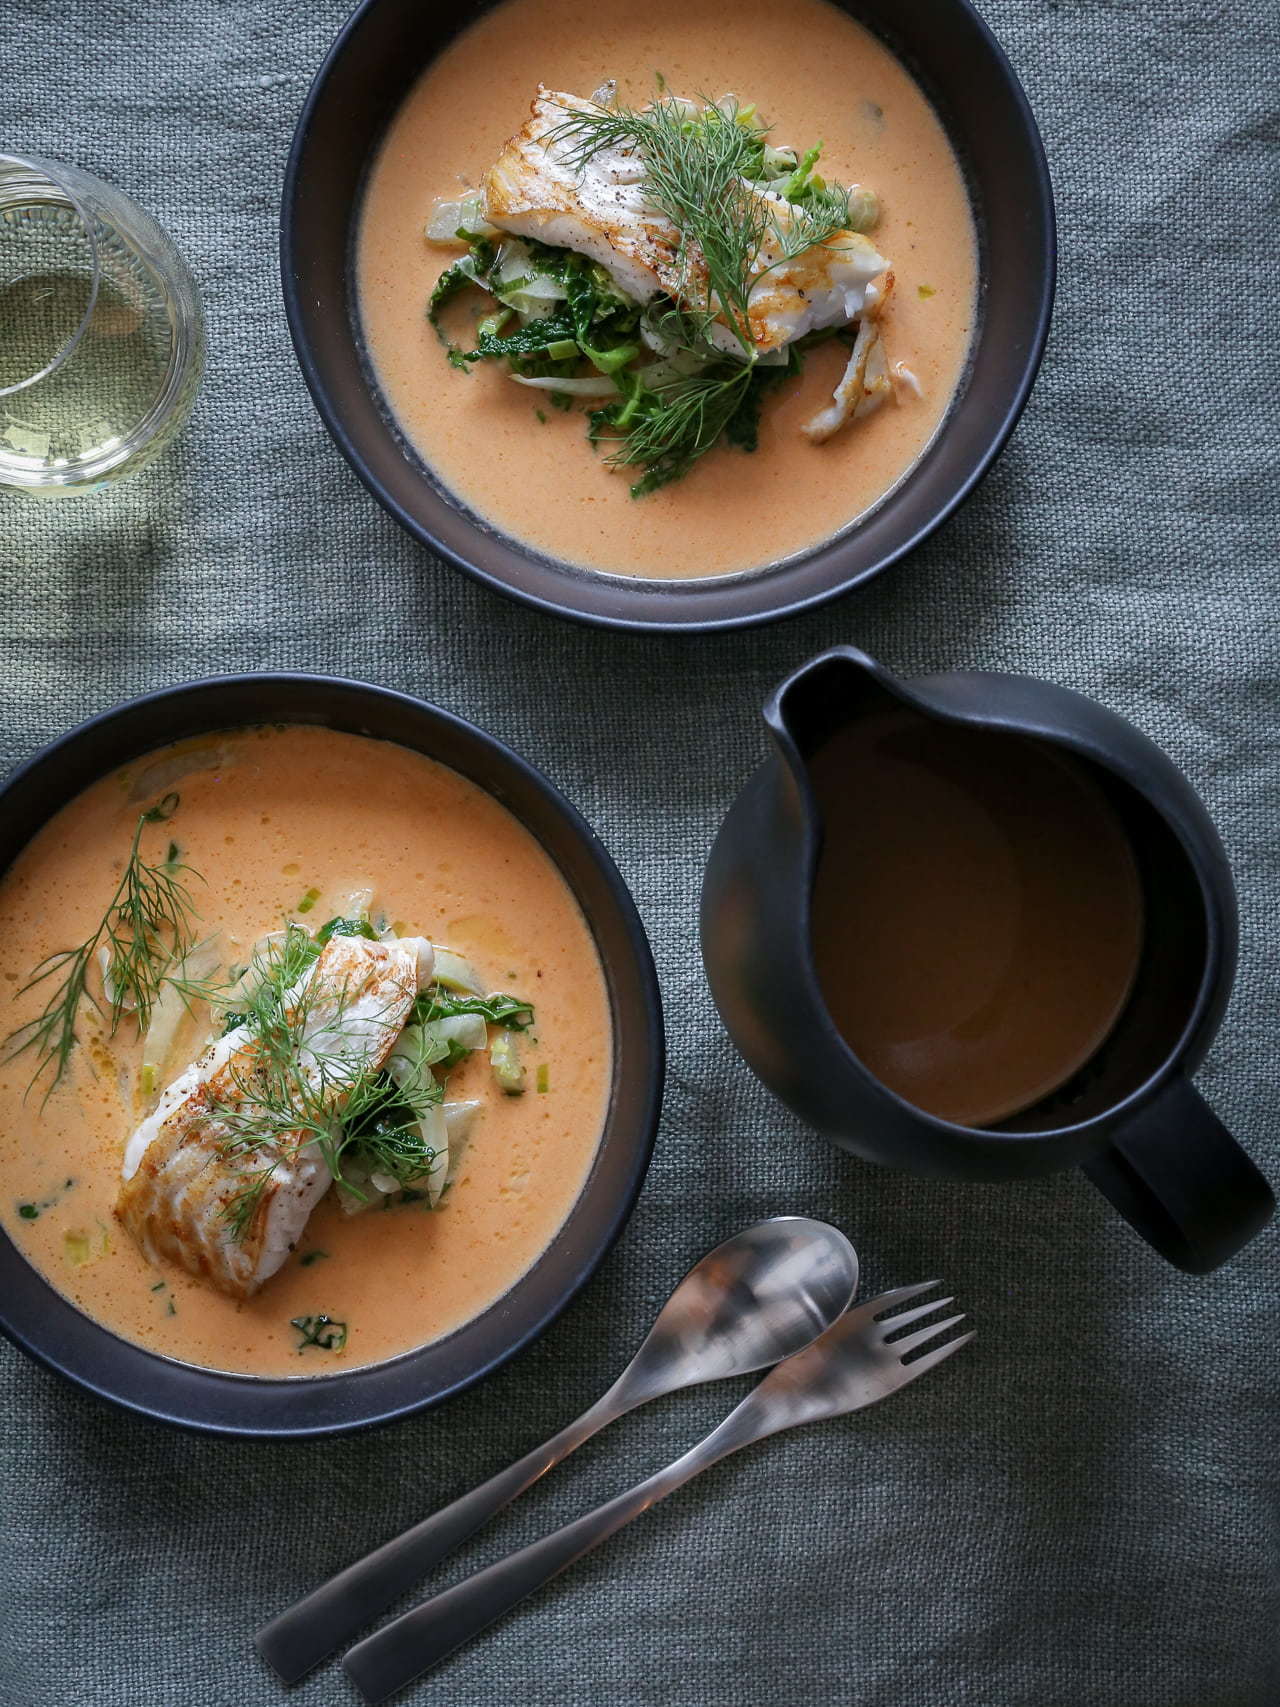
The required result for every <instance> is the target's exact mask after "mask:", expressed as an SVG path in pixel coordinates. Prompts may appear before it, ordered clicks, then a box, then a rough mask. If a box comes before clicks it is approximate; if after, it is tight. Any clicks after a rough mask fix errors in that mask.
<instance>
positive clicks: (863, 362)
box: [800, 317, 919, 444]
mask: <svg viewBox="0 0 1280 1707" xmlns="http://www.w3.org/2000/svg"><path fill="white" fill-rule="evenodd" d="M913 377H914V376H913ZM892 389H893V385H892V381H891V380H890V378H889V363H888V361H887V359H886V357H885V353H884V340H883V339H882V338H881V336H880V327H879V324H878V322H877V321H875V320H873V319H871V318H870V317H868V318H866V319H864V320H863V322H862V324H861V325H860V326H859V327H858V336H857V337H856V338H855V339H854V341H853V349H852V351H851V352H850V354H849V361H848V364H847V366H846V367H845V370H844V373H843V374H842V375H841V376H840V380H839V383H838V384H837V386H836V388H835V392H834V394H833V395H832V399H831V401H830V403H828V404H827V406H826V408H825V409H821V410H819V411H818V413H817V414H816V415H815V416H814V417H813V419H812V420H811V421H806V422H805V424H804V426H803V427H802V428H801V429H800V430H801V431H802V432H803V433H804V434H805V436H806V437H807V438H810V439H812V440H813V442H814V443H815V444H822V443H823V441H824V440H826V439H829V438H831V437H833V435H834V434H836V433H838V432H839V431H840V429H841V427H843V426H844V424H845V422H846V421H860V420H861V419H862V418H863V416H864V415H870V414H871V413H872V412H873V411H874V410H876V409H878V408H879V407H880V405H881V404H882V403H883V402H884V400H885V398H886V397H888V396H889V394H890V392H891V391H892ZM917 389H919V388H918V386H917Z"/></svg>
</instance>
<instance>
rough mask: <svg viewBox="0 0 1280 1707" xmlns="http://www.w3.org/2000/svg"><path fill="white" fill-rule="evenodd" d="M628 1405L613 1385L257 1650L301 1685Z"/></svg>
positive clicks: (351, 1573) (297, 1613)
mask: <svg viewBox="0 0 1280 1707" xmlns="http://www.w3.org/2000/svg"><path fill="white" fill-rule="evenodd" d="M628 1408H629V1406H628V1405H627V1403H626V1402H625V1401H624V1399H623V1398H622V1397H621V1395H620V1394H619V1393H618V1390H617V1388H616V1387H614V1388H611V1389H610V1391H609V1392H607V1393H606V1394H605V1395H604V1396H603V1398H601V1399H599V1400H598V1401H597V1402H596V1403H595V1404H594V1405H592V1406H591V1408H590V1410H588V1411H584V1412H583V1414H582V1416H580V1417H579V1418H578V1419H577V1421H576V1422H571V1423H570V1424H569V1425H568V1427H567V1428H563V1429H561V1430H560V1432H559V1434H556V1435H553V1436H552V1438H551V1439H550V1440H548V1441H547V1442H546V1443H545V1445H542V1446H538V1447H535V1449H534V1450H533V1451H532V1452H529V1453H526V1454H525V1456H524V1457H523V1458H521V1459H519V1460H518V1461H517V1462H516V1463H514V1464H512V1465H509V1466H508V1468H507V1469H505V1470H500V1471H499V1472H498V1474H497V1475H496V1476H491V1477H490V1478H489V1480H488V1481H487V1482H482V1483H481V1484H480V1486H479V1487H478V1488H473V1489H472V1490H471V1492H470V1493H467V1494H463V1495H462V1497H461V1498H460V1499H456V1500H454V1502H453V1503H452V1505H447V1506H445V1507H443V1509H442V1510H440V1511H437V1512H433V1513H432V1515H431V1516H430V1517H426V1518H423V1520H422V1522H421V1523H416V1524H414V1526H413V1527H412V1528H411V1529H406V1530H405V1531H404V1533H403V1534H402V1535H397V1536H395V1537H393V1538H392V1540H390V1541H387V1542H385V1543H384V1544H383V1545H382V1546H381V1547H378V1548H377V1549H375V1551H374V1552H372V1553H369V1554H367V1555H366V1556H365V1557H364V1558H363V1559H357V1560H356V1561H355V1563H354V1564H351V1565H348V1566H347V1567H346V1569H345V1570H342V1571H339V1572H338V1573H337V1575H336V1576H332V1577H330V1578H329V1580H328V1582H325V1583H321V1585H320V1587H319V1588H317V1589H313V1590H312V1591H311V1593H310V1594H308V1595H304V1596H303V1598H302V1599H301V1600H299V1601H295V1602H294V1604H293V1605H292V1606H290V1607H287V1608H286V1609H285V1611H283V1612H282V1613H280V1614H279V1615H278V1616H277V1617H276V1618H273V1619H272V1620H271V1622H270V1623H269V1624H264V1625H263V1627H262V1629H261V1630H259V1631H258V1633H257V1635H256V1636H255V1637H254V1644H255V1646H256V1647H257V1650H258V1652H259V1653H260V1654H261V1655H262V1657H263V1659H264V1660H266V1662H267V1664H268V1665H269V1666H271V1668H272V1669H273V1670H274V1671H276V1672H278V1673H279V1675H280V1677H282V1678H283V1679H284V1681H285V1682H286V1683H296V1682H297V1680H298V1679H299V1678H300V1677H303V1676H305V1674H306V1673H307V1672H309V1671H310V1670H311V1669H312V1667H313V1666H317V1665H319V1663H320V1661H321V1660H323V1659H324V1658H325V1657H326V1656H327V1655H328V1654H331V1653H332V1652H333V1650H334V1649H335V1648H337V1647H340V1646H341V1645H342V1643H343V1642H347V1641H349V1640H350V1639H351V1638H352V1637H353V1636H354V1635H356V1633H357V1632H358V1631H359V1630H361V1629H362V1628H363V1627H364V1625H366V1624H368V1623H369V1622H370V1621H371V1620H372V1619H373V1618H375V1617H377V1615H378V1613H380V1612H384V1611H385V1610H386V1608H387V1607H388V1606H390V1605H391V1603H392V1601H394V1600H397V1599H399V1597H400V1596H401V1595H402V1594H405V1593H407V1592H408V1590H410V1589H411V1588H413V1587H414V1586H415V1585H416V1584H417V1583H419V1582H420V1581H421V1580H422V1578H423V1577H424V1576H425V1575H426V1574H427V1572H428V1571H430V1570H431V1569H432V1567H433V1566H435V1565H437V1564H439V1562H440V1560H441V1559H443V1558H444V1557H445V1556H446V1554H448V1553H451V1552H452V1551H453V1549H454V1548H455V1547H458V1546H460V1545H461V1544H462V1542H463V1541H465V1540H466V1538H467V1537H468V1536H469V1535H472V1534H474V1532H475V1531H476V1530H477V1529H479V1528H480V1526H481V1524H483V1523H487V1522H488V1520H489V1519H490V1518H491V1517H493V1516H494V1515H495V1513H497V1512H499V1511H501V1510H502V1508H503V1506H505V1505H509V1504H510V1502H511V1501H512V1500H513V1499H515V1498H516V1497H517V1495H519V1494H522V1493H523V1492H524V1491H525V1489H526V1488H528V1487H530V1486H532V1484H533V1483H534V1482H536V1481H537V1480H538V1478H539V1477H540V1476H543V1475H545V1474H546V1472H547V1471H548V1470H550V1469H551V1468H552V1467H553V1466H554V1465H556V1464H558V1463H559V1462H560V1461H561V1459H563V1458H567V1457H568V1455H569V1454H570V1453H571V1452H573V1451H575V1450H576V1449H577V1448H578V1447H579V1446H581V1445H582V1444H583V1442H584V1441H586V1440H589V1439H590V1438H591V1436H592V1435H593V1434H596V1433H597V1432H598V1431H599V1430H600V1429H602V1428H604V1426H605V1425H606V1424H607V1423H610V1422H613V1421H614V1420H615V1418H617V1417H619V1416H621V1415H622V1414H623V1413H624V1412H625V1411H626V1410H627V1409H628Z"/></svg>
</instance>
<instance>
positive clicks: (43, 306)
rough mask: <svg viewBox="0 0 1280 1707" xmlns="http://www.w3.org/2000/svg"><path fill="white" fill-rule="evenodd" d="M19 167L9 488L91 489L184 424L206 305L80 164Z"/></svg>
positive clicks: (2, 402)
mask: <svg viewBox="0 0 1280 1707" xmlns="http://www.w3.org/2000/svg"><path fill="white" fill-rule="evenodd" d="M17 165H18V166H19V167H25V168H26V170H25V171H22V170H15V169H14V167H15V163H14V162H13V161H11V160H8V159H6V158H0V484H4V485H11V486H17V487H20V488H22V489H23V490H25V491H28V492H30V493H33V494H37V495H57V494H63V493H72V492H84V491H90V490H93V489H94V488H96V487H98V486H101V485H102V484H104V483H105V482H106V481H108V480H116V479H118V478H120V477H121V476H122V475H124V474H127V473H131V472H133V471H134V470H135V469H136V468H139V467H141V466H142V464H143V463H145V462H147V461H149V460H150V459H151V458H152V457H153V456H154V455H155V454H156V452H157V451H159V450H160V449H162V448H163V447H164V445H165V444H167V443H168V442H169V440H170V439H171V438H172V437H173V435H174V434H175V433H176V432H177V431H178V429H179V428H180V427H181V426H182V424H183V422H184V421H185V420H186V417H187V415H188V414H189V413H190V408H191V404H192V402H193V401H194V396H195V390H196V387H197V385H198V383H199V378H200V371H201V365H202V355H203V338H202V333H201V326H200V317H199V305H198V301H197V299H196V296H195V289H194V285H193V284H192V283H191V280H190V275H189V274H188V273H187V271H186V268H185V266H184V265H183V263H182V261H181V259H180V257H179V256H178V255H177V252H176V251H175V250H174V249H173V247H172V245H171V244H170V243H169V241H168V239H167V238H165V237H164V234H163V233H162V232H161V231H160V228H159V227H158V226H156V225H155V223H154V221H152V220H150V219H149V218H148V216H147V215H146V214H144V213H142V210H141V209H139V208H137V207H135V206H134V204H133V203H131V202H128V201H126V199H125V198H124V197H122V196H120V195H119V194H118V192H116V191H113V190H110V189H109V187H108V186H106V185H98V184H97V183H96V181H95V180H93V179H87V180H86V176H85V174H79V173H75V172H73V170H72V169H71V168H61V167H58V168H53V167H49V168H46V167H44V166H43V165H41V164H40V163H36V162H32V163H26V162H20V163H17ZM46 173H50V174H52V173H56V174H57V177H53V176H46V175H45V174H46ZM86 181H87V184H88V185H89V186H90V189H88V190H86V189H85V188H84V187H83V186H84V184H85V183H86Z"/></svg>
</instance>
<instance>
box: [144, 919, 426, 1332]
mask: <svg viewBox="0 0 1280 1707" xmlns="http://www.w3.org/2000/svg"><path fill="white" fill-rule="evenodd" d="M433 961H434V956H433V952H432V948H431V944H430V943H429V942H427V941H425V940H424V939H423V938H421V937H403V938H400V939H398V940H396V941H392V942H369V941H367V940H366V939H365V938H364V937H344V936H335V937H333V938H332V939H331V940H330V941H329V942H328V943H327V944H326V945H325V947H324V949H323V950H322V951H321V953H320V955H319V957H318V958H317V959H316V961H315V962H314V964H313V965H312V967H311V968H310V970H309V971H308V972H307V973H306V974H305V975H304V976H303V977H302V978H301V979H300V980H299V981H298V983H297V984H296V985H295V986H294V988H293V991H292V992H291V993H290V996H289V998H288V1001H289V1003H290V1004H296V1003H297V1002H298V1001H299V1000H300V998H301V997H302V994H303V992H304V991H305V993H306V1017H305V1021H304V1025H303V1041H302V1047H301V1048H300V1050H299V1056H298V1059H299V1066H300V1068H301V1070H302V1071H303V1072H304V1073H307V1072H308V1069H309V1066H310V1067H312V1068H314V1067H315V1064H316V1061H317V1058H318V1057H321V1056H323V1057H324V1058H325V1061H326V1068H327V1071H326V1073H325V1075H324V1078H323V1080H319V1075H318V1074H317V1075H316V1077H315V1078H313V1081H312V1082H313V1083H314V1082H320V1083H321V1085H322V1093H323V1096H324V1098H325V1100H326V1101H327V1102H328V1103H329V1104H330V1105H331V1106H332V1107H333V1109H334V1112H335V1114H336V1113H337V1112H338V1110H339V1108H340V1105H341V1102H342V1098H343V1086H344V1083H349V1082H350V1079H351V1078H353V1077H354V1076H355V1074H356V1073H357V1072H358V1071H361V1070H363V1069H365V1068H367V1067H374V1068H377V1067H380V1066H381V1065H382V1063H383V1062H384V1061H385V1060H386V1058H387V1056H388V1055H389V1054H390V1053H391V1050H392V1049H393V1048H394V1046H395V1043H396V1039H397V1038H398V1037H399V1035H400V1032H401V1030H402V1029H403V1027H404V1024H405V1021H406V1020H407V1019H408V1017H409V1010H410V1008H411V1007H412V1005H413V1000H414V997H415V996H416V995H417V994H418V992H419V991H420V990H422V989H425V988H426V986H427V985H428V984H429V983H430V981H431V975H432V967H433ZM295 1011H296V1008H295ZM259 1048H260V1044H259V1042H258V1040H257V1039H256V1037H255V1035H254V1034H253V1032H252V1031H251V1030H250V1029H249V1027H247V1026H237V1027H236V1028H235V1030H233V1031H230V1032H228V1033H227V1035H226V1036H225V1037H220V1038H219V1039H218V1040H217V1042H216V1043H213V1044H211V1045H210V1047H209V1048H208V1049H206V1050H205V1052H204V1053H203V1055H201V1056H200V1057H199V1059H198V1060H196V1061H194V1062H192V1064H191V1066H190V1067H188V1068H187V1069H186V1071H185V1072H184V1073H182V1074H180V1075H179V1077H178V1078H177V1079H175V1080H174V1081H173V1083H172V1084H171V1085H169V1086H168V1088H167V1089H166V1090H165V1091H164V1092H163V1094H162V1095H161V1097H160V1100H159V1102H158V1103H157V1105H156V1108H155V1110H154V1111H153V1112H152V1113H151V1114H150V1115H149V1116H148V1117H147V1119H146V1120H144V1121H143V1122H142V1124H141V1125H140V1126H139V1127H138V1129H137V1131H136V1132H135V1133H134V1134H133V1136H132V1137H131V1138H130V1140H129V1142H128V1145H127V1146H126V1149H125V1155H124V1167H123V1179H124V1183H123V1184H122V1186H121V1188H120V1196H119V1199H118V1200H117V1203H116V1214H117V1215H118V1216H119V1217H120V1219H121V1221H123V1223H124V1225H125V1226H126V1227H127V1228H128V1229H129V1231H130V1232H131V1233H132V1234H133V1236H134V1238H135V1239H136V1240H137V1241H138V1243H139V1245H141V1247H142V1249H143V1251H144V1252H145V1254H146V1256H147V1257H148V1259H149V1260H150V1261H152V1262H156V1261H158V1260H160V1259H161V1258H166V1259H168V1260H169V1261H170V1262H176V1263H178V1264H180V1265H181V1266H182V1267H183V1268H185V1269H187V1270H188V1271H189V1272H190V1273H191V1274H194V1275H197V1276H199V1277H200V1278H201V1279H202V1280H207V1281H208V1282H209V1283H210V1284H211V1285H213V1286H216V1287H217V1288H218V1290H219V1291H221V1292H227V1293H230V1294H231V1295H232V1296H233V1297H236V1298H247V1297H250V1296H252V1294H253V1293H254V1292H256V1291H257V1290H258V1288H259V1287H260V1286H261V1285H262V1283H263V1282H264V1281H265V1280H268V1279H269V1278H270V1277H271V1276H272V1275H273V1274H274V1273H275V1272H276V1270H277V1269H278V1268H280V1267H281V1265H282V1264H283V1263H284V1261H285V1259H286V1258H287V1256H288V1254H289V1252H290V1251H291V1250H292V1249H293V1247H294V1246H295V1245H296V1244H297V1242H298V1239H299V1237H300V1236H301V1233H302V1230H303V1228H304V1227H305V1225H306V1222H307V1218H308V1216H309V1215H310V1214H311V1211H312V1209H314V1208H315V1205H316V1204H317V1202H318V1201H319V1200H320V1198H321V1197H322V1196H323V1195H324V1193H325V1192H326V1191H327V1190H328V1188H329V1186H330V1184H331V1183H332V1175H331V1174H330V1172H329V1169H328V1167H327V1166H326V1164H325V1162H324V1159H323V1156H322V1155H321V1152H320V1148H319V1145H318V1144H316V1143H314V1142H311V1143H307V1144H304V1145H303V1146H302V1147H301V1148H296V1147H295V1146H291V1145H290V1144H289V1143H288V1142H287V1141H282V1142H281V1143H280V1144H279V1145H272V1146H270V1147H268V1146H264V1147H263V1149H262V1150H261V1151H260V1152H258V1153H256V1154H255V1157H254V1161H253V1167H254V1169H255V1170H256V1169H257V1168H259V1167H263V1166H266V1165H268V1164H270V1163H271V1162H272V1161H273V1159H274V1166H273V1167H272V1171H271V1175H270V1178H269V1180H268V1181H267V1185H266V1188H265V1190H264V1191H263V1193H262V1197H261V1200H260V1203H259V1206H258V1208H257V1211H256V1212H255V1214H254V1216H253V1218H252V1221H251V1223H250V1225H249V1226H248V1227H247V1229H246V1230H245V1232H244V1236H243V1237H242V1238H240V1239H237V1238H236V1237H235V1236H234V1234H233V1230H232V1227H231V1225H230V1222H229V1221H228V1218H227V1209H228V1206H229V1205H230V1204H231V1203H232V1201H233V1200H234V1198H235V1197H236V1195H237V1193H238V1191H239V1190H240V1188H241V1186H242V1184H243V1170H244V1168H245V1162H244V1159H243V1158H237V1157H235V1156H234V1155H228V1154H227V1142H228V1137H229V1129H228V1127H227V1126H226V1125H225V1124H220V1122H219V1119H218V1116H217V1114H215V1113H213V1112H211V1111H213V1110H217V1111H219V1112H221V1113H223V1114H224V1115H225V1113H226V1111H228V1110H234V1109H235V1108H237V1107H238V1106H240V1107H243V1106H245V1104H246V1100H247V1099H246V1097H245V1086H246V1085H247V1083H248V1082H249V1080H250V1078H251V1076H252V1073H253V1071H254V1065H255V1059H256V1056H257V1052H258V1049H259ZM334 1057H341V1060H342V1067H343V1071H342V1072H335V1071H334V1068H333V1060H334ZM301 1137H302V1134H301V1133H300V1134H299V1138H301Z"/></svg>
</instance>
